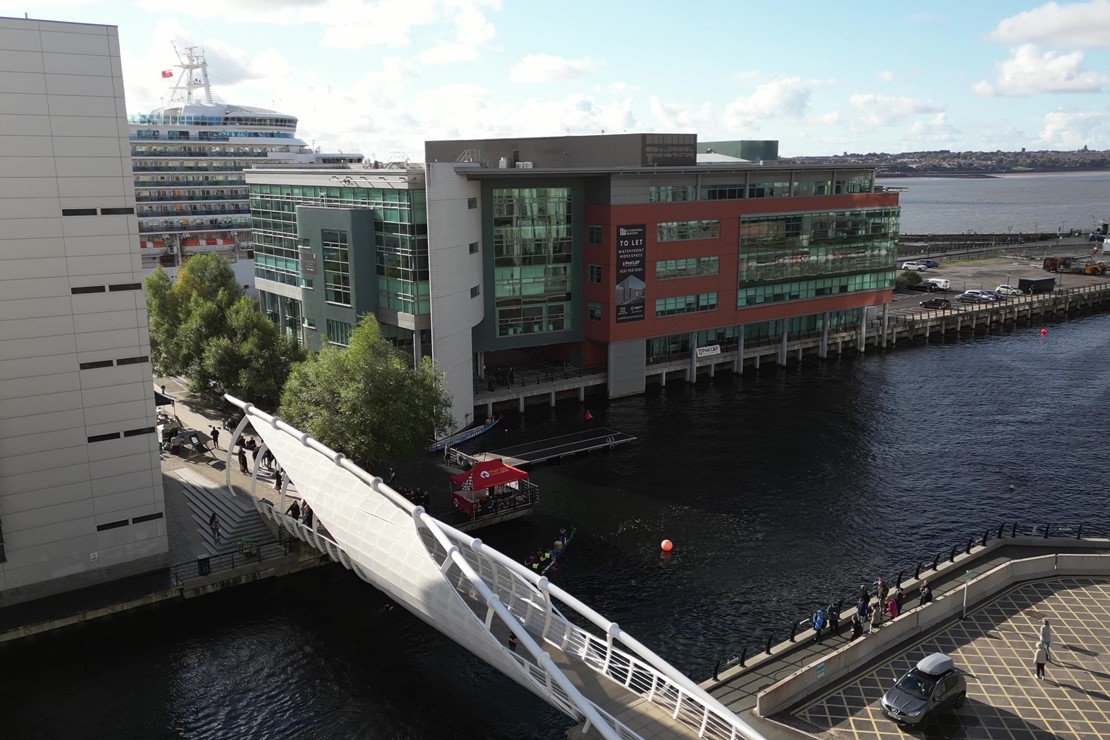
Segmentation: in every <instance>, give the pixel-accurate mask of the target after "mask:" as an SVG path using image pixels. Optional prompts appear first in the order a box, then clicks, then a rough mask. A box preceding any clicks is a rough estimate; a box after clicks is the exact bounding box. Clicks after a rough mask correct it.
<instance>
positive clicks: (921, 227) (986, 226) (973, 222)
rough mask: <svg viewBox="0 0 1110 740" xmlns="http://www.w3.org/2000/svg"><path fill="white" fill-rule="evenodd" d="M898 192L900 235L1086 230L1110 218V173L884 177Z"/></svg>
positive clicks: (884, 180) (881, 181) (884, 181)
mask: <svg viewBox="0 0 1110 740" xmlns="http://www.w3.org/2000/svg"><path fill="white" fill-rule="evenodd" d="M879 184H881V185H885V186H902V187H906V188H908V190H906V191H905V192H903V193H902V194H901V198H900V200H901V203H902V233H903V234H952V233H956V234H958V233H961V232H966V231H973V232H978V233H980V234H984V233H986V234H1006V233H1013V234H1031V233H1034V232H1036V231H1039V232H1040V233H1056V232H1057V230H1060V231H1065V232H1066V231H1068V230H1070V229H1078V230H1079V231H1080V232H1088V231H1090V230H1092V229H1093V227H1094V226H1095V225H1097V224H1102V223H1106V222H1110V202H1108V201H1107V199H1106V194H1107V193H1108V192H1110V172H1077V173H1047V174H1044V173H1042V174H1032V175H1003V176H1001V177H990V178H953V177H910V178H882V179H880V180H879Z"/></svg>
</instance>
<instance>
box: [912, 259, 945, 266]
mask: <svg viewBox="0 0 1110 740" xmlns="http://www.w3.org/2000/svg"><path fill="white" fill-rule="evenodd" d="M916 261H917V262H920V263H921V264H923V265H925V266H926V267H928V268H929V269H934V268H937V267H940V263H939V262H937V261H936V260H932V259H924V258H923V259H919V260H916Z"/></svg>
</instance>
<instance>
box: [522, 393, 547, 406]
mask: <svg viewBox="0 0 1110 740" xmlns="http://www.w3.org/2000/svg"><path fill="white" fill-rule="evenodd" d="M522 400H523V399H522ZM551 408H555V391H551Z"/></svg>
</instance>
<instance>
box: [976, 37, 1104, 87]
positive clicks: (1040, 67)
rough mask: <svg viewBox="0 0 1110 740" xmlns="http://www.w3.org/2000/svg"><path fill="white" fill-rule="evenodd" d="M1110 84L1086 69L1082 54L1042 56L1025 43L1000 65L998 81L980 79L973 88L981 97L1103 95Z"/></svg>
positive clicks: (1101, 75) (1056, 53)
mask: <svg viewBox="0 0 1110 740" xmlns="http://www.w3.org/2000/svg"><path fill="white" fill-rule="evenodd" d="M1107 85H1110V77H1107V76H1106V75H1103V74H1098V73H1097V72H1089V71H1087V70H1084V69H1083V52H1081V51H1074V52H1071V53H1070V54H1063V53H1060V52H1055V51H1046V52H1044V53H1042V52H1041V51H1040V50H1039V49H1038V48H1037V47H1036V46H1034V45H1033V44H1024V45H1022V46H1020V47H1018V48H1016V49H1014V50H1012V53H1011V56H1010V58H1009V59H1007V60H1006V61H1004V62H1002V63H1001V64H999V65H998V80H997V82H995V83H993V84H992V83H990V82H987V81H986V80H980V81H979V82H977V83H975V84H974V85H972V88H971V89H972V90H973V91H974V92H975V93H976V94H977V95H981V96H984V97H990V96H1002V95H1032V94H1035V93H1084V92H1101V91H1102V89H1103V88H1104V87H1106V86H1107Z"/></svg>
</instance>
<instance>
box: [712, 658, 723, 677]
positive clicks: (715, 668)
mask: <svg viewBox="0 0 1110 740" xmlns="http://www.w3.org/2000/svg"><path fill="white" fill-rule="evenodd" d="M720 670H721V661H720V660H718V661H717V662H716V663H714V664H713V680H714V681H720V680H721V679H719V678H717V674H718V673H719V672H720Z"/></svg>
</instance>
